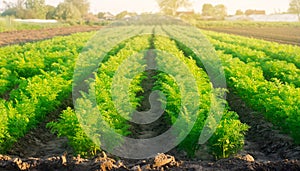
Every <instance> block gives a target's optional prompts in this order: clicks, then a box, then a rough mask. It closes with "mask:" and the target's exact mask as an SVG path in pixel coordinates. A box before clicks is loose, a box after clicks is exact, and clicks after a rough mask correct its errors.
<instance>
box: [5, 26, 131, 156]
mask: <svg viewBox="0 0 300 171" xmlns="http://www.w3.org/2000/svg"><path fill="white" fill-rule="evenodd" d="M129 30H131V31H134V29H129ZM111 33H112V35H115V34H113V33H115V32H114V31H111ZM118 34H120V35H121V33H118ZM118 34H116V35H115V36H116V37H117V36H118ZM93 35H94V33H78V34H74V35H71V36H66V37H56V38H54V39H51V40H46V41H41V42H36V43H28V44H25V45H13V46H7V47H3V48H0V51H1V52H4V53H2V54H1V55H3V56H2V57H1V58H0V59H1V60H0V61H1V62H0V64H1V66H3V68H5V71H7V72H8V71H11V72H8V74H6V75H9V76H8V78H12V77H13V78H16V80H17V81H16V80H9V79H6V78H5V79H3V80H5V81H6V83H7V82H10V81H13V83H14V84H13V86H15V88H12V85H9V86H8V85H4V86H6V89H3V91H2V93H6V94H7V96H8V98H7V99H5V98H1V99H0V106H1V107H0V110H1V112H0V114H1V118H2V120H1V123H0V131H1V132H0V151H1V152H5V151H6V150H8V149H9V148H10V147H12V146H13V144H14V143H15V142H16V141H18V139H19V138H21V137H22V136H24V135H25V134H26V133H27V132H28V131H29V130H30V129H32V128H34V127H35V126H36V125H37V124H38V123H39V122H41V121H43V120H44V118H45V116H46V115H47V114H49V113H51V112H52V111H54V110H56V109H57V107H58V106H60V105H61V103H62V102H63V101H64V100H65V99H66V98H68V97H70V95H71V92H72V76H73V71H74V66H75V61H76V59H77V57H78V55H79V53H80V51H81V50H82V49H83V47H84V44H85V43H86V42H87V40H88V39H90V38H91V36H93ZM108 35H109V34H108ZM20 62H21V63H22V64H20ZM10 74H12V75H10ZM1 75H2V74H1ZM10 84H11V83H10Z"/></svg>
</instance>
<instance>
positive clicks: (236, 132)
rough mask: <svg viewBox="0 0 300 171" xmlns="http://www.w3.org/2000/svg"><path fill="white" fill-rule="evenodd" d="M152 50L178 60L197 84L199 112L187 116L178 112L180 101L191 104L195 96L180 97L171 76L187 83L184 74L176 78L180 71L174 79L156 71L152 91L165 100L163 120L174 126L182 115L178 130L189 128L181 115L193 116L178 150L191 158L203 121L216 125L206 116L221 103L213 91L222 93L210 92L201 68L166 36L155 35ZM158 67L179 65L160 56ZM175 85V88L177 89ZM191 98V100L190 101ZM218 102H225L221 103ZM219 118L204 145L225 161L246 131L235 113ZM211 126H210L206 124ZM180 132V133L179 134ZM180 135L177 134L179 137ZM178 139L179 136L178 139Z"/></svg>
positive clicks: (239, 146)
mask: <svg viewBox="0 0 300 171" xmlns="http://www.w3.org/2000/svg"><path fill="white" fill-rule="evenodd" d="M154 45H155V48H156V49H158V50H164V51H166V52H168V53H169V54H171V55H172V56H173V57H174V58H178V62H181V63H184V64H185V65H186V66H187V68H188V69H189V72H190V73H192V76H193V79H195V81H196V84H197V89H198V90H197V92H195V93H198V95H199V97H200V99H199V102H198V103H199V109H198V110H197V111H192V112H191V113H187V111H180V108H181V107H182V106H181V105H180V103H181V101H190V103H191V102H192V101H193V100H192V99H193V98H195V95H192V94H188V95H187V96H186V97H181V96H182V94H181V91H182V87H180V85H178V83H177V82H176V81H175V79H174V78H175V77H181V78H183V79H184V82H186V83H188V82H191V80H189V78H188V77H187V76H186V75H180V72H182V73H184V72H183V71H180V72H179V73H178V74H177V75H176V76H174V77H172V76H170V75H167V74H166V73H164V72H160V73H159V74H158V75H157V76H156V77H157V80H158V81H157V82H156V86H155V87H156V89H157V90H160V91H162V92H164V94H165V95H166V97H167V108H166V112H167V114H168V116H167V117H169V118H171V119H170V120H171V123H169V124H172V125H173V124H175V123H176V122H177V118H178V115H179V114H181V115H184V117H183V118H184V119H186V120H185V121H184V123H185V124H182V125H181V126H182V127H179V128H178V129H179V130H181V131H182V130H185V129H186V128H187V127H189V126H191V122H192V120H189V118H190V117H189V116H185V115H195V116H194V117H195V119H196V122H195V124H194V125H193V126H192V129H191V131H190V133H189V134H188V135H187V137H186V138H185V139H184V140H183V141H182V142H181V143H180V145H179V147H180V148H182V149H184V150H185V151H187V152H188V154H189V155H194V153H195V151H196V150H197V148H199V144H198V139H199V137H200V134H201V132H202V130H203V127H204V125H205V120H210V122H216V121H215V120H214V119H213V117H210V116H209V115H215V113H214V112H215V111H211V106H212V105H215V106H219V105H220V104H218V103H220V102H221V101H218V100H216V97H215V94H213V93H212V92H213V91H224V90H222V89H214V88H213V86H212V84H211V82H210V80H209V78H208V76H207V74H206V73H205V71H203V69H201V68H199V67H198V66H197V65H196V62H195V60H194V59H191V58H187V57H186V56H185V55H184V54H183V52H182V51H181V50H180V49H178V47H177V46H176V43H175V42H174V41H172V40H170V38H168V37H162V36H156V37H155V41H154ZM157 63H158V65H162V66H161V67H164V68H166V69H167V70H173V69H172V68H174V65H175V66H180V64H179V63H174V62H172V63H170V62H169V61H168V60H167V59H166V58H164V57H160V58H158V59H157ZM178 86H179V87H178ZM191 98H192V99H191ZM221 103H226V102H225V101H222V102H221ZM223 112H224V113H223V118H222V120H221V121H220V123H219V124H218V125H217V128H216V130H215V132H214V133H213V135H212V137H211V138H210V139H209V140H208V146H209V149H210V152H211V154H213V155H214V156H215V157H216V158H225V157H228V156H230V155H232V154H235V153H236V152H238V151H239V150H240V149H242V147H243V145H244V134H245V132H246V131H247V129H248V126H247V125H245V124H242V123H241V122H240V121H239V119H238V115H237V114H236V113H235V112H232V111H228V109H225V110H224V111H223ZM209 126H212V125H209ZM179 132H180V131H179ZM179 135H180V134H179ZM178 138H180V137H178Z"/></svg>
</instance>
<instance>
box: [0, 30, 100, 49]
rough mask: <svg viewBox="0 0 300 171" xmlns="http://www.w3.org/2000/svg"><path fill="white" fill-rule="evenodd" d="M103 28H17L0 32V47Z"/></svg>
mask: <svg viewBox="0 0 300 171" xmlns="http://www.w3.org/2000/svg"><path fill="white" fill-rule="evenodd" d="M101 28H103V27H102V26H72V27H61V28H48V29H40V30H19V31H10V32H2V33H0V47H1V46H8V45H13V44H20V43H27V42H34V41H40V40H45V39H51V38H53V37H54V36H66V35H70V34H73V33H78V32H89V31H95V30H99V29H101Z"/></svg>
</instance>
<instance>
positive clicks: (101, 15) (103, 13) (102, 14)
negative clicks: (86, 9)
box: [97, 12, 105, 18]
mask: <svg viewBox="0 0 300 171" xmlns="http://www.w3.org/2000/svg"><path fill="white" fill-rule="evenodd" d="M104 15H105V12H99V13H98V14H97V17H98V18H103V17H104Z"/></svg>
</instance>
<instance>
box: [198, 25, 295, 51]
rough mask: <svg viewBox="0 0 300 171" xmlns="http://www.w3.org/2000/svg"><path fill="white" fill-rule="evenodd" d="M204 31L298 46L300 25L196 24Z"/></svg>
mask: <svg viewBox="0 0 300 171" xmlns="http://www.w3.org/2000/svg"><path fill="white" fill-rule="evenodd" d="M196 26H197V27H199V28H201V29H204V30H211V31H216V32H221V33H228V34H236V35H241V36H246V37H253V38H258V39H264V40H268V41H273V42H278V43H284V44H292V45H297V46H299V45H300V43H299V40H300V24H299V23H288V22H286V23H284V22H274V23H273V22H270V23H267V22H246V21H244V22H241V21H240V22H238V21H232V22H225V21H224V22H214V21H211V22H210V21H206V22H199V23H197V24H196Z"/></svg>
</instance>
